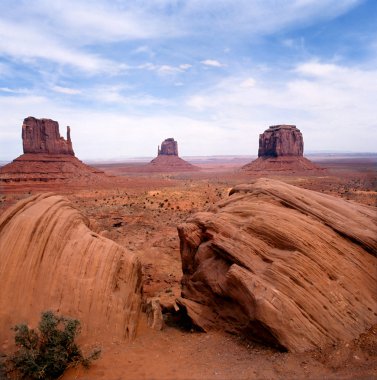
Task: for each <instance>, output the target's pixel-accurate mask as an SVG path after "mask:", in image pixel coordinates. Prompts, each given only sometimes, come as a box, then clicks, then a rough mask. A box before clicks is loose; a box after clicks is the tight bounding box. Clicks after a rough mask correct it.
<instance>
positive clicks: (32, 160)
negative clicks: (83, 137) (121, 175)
mask: <svg viewBox="0 0 377 380" xmlns="http://www.w3.org/2000/svg"><path fill="white" fill-rule="evenodd" d="M22 143H23V149H24V154H22V155H21V156H19V157H17V158H16V159H15V160H13V161H12V162H11V163H9V164H7V165H4V166H3V167H1V168H0V184H6V183H10V184H11V185H12V186H13V185H14V184H16V183H17V184H19V185H20V186H23V185H37V186H39V185H40V184H41V183H47V184H61V183H64V184H68V183H69V184H74V185H86V184H88V183H90V184H93V183H98V182H107V177H106V176H105V175H104V173H103V172H102V171H100V170H98V169H95V168H93V167H91V166H89V165H86V164H84V163H83V162H81V161H80V160H79V159H78V158H76V157H75V155H74V152H73V149H72V141H71V137H70V129H69V127H67V140H65V139H64V138H63V137H61V136H60V134H59V124H58V123H57V122H56V121H54V120H50V119H36V118H34V117H27V118H26V119H25V120H24V123H23V125H22Z"/></svg>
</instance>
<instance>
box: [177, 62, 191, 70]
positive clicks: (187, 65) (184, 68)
mask: <svg viewBox="0 0 377 380" xmlns="http://www.w3.org/2000/svg"><path fill="white" fill-rule="evenodd" d="M191 67H192V65H190V64H189V63H183V64H182V65H179V68H180V69H181V70H188V69H190V68H191Z"/></svg>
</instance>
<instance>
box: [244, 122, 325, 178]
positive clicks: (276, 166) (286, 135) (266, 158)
mask: <svg viewBox="0 0 377 380" xmlns="http://www.w3.org/2000/svg"><path fill="white" fill-rule="evenodd" d="M303 154H304V139H303V136H302V133H301V132H300V130H299V129H298V128H296V126H295V125H273V126H271V127H269V128H268V129H267V130H266V131H264V132H263V133H262V134H261V135H259V149H258V159H256V160H254V161H252V162H250V163H249V164H247V165H245V166H243V168H242V169H243V170H246V171H248V170H250V171H271V170H272V171H273V170H275V171H301V170H318V169H319V168H318V167H317V166H316V165H315V164H313V163H312V162H311V161H309V160H308V159H307V158H305V157H303Z"/></svg>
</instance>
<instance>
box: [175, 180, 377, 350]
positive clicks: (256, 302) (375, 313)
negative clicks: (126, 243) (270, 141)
mask: <svg viewBox="0 0 377 380" xmlns="http://www.w3.org/2000/svg"><path fill="white" fill-rule="evenodd" d="M230 194H231V195H230V197H229V198H228V199H226V200H224V201H221V202H219V203H217V204H216V205H215V206H213V207H212V209H210V210H209V211H208V212H202V213H198V214H196V215H194V216H193V217H192V218H190V219H189V220H188V221H187V223H185V224H183V225H181V226H179V228H178V231H179V237H180V241H181V257H182V268H183V273H184V275H183V279H182V297H181V298H180V299H179V303H180V305H181V307H183V308H184V309H186V311H187V313H188V315H189V316H190V318H191V319H192V320H193V322H194V323H195V324H197V325H198V326H200V327H201V328H203V329H204V330H209V329H213V328H215V329H224V330H226V331H230V332H235V333H237V334H241V335H243V336H244V337H247V338H250V339H254V340H259V341H262V342H264V343H267V344H271V345H275V346H278V347H281V348H285V349H288V350H290V351H295V352H299V351H305V350H310V349H313V348H318V347H325V346H327V345H332V344H336V343H338V342H339V341H341V340H345V341H347V340H351V339H353V338H355V337H357V336H358V335H359V334H360V333H362V332H364V331H365V330H366V329H368V328H369V327H370V326H371V325H373V324H375V323H376V322H377V292H376V289H377V224H376V218H375V216H376V212H377V209H376V208H375V207H370V206H363V205H358V204H355V203H352V202H348V201H345V200H342V199H339V198H335V197H331V196H329V195H325V194H322V193H317V192H313V191H309V190H305V189H301V188H297V187H295V186H291V185H287V184H285V183H282V182H279V181H273V180H267V179H260V180H258V181H256V182H255V183H254V184H252V185H239V186H237V187H235V188H234V189H233V190H232V191H231V192H230Z"/></svg>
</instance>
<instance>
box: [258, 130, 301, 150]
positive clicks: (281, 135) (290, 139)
mask: <svg viewBox="0 0 377 380" xmlns="http://www.w3.org/2000/svg"><path fill="white" fill-rule="evenodd" d="M303 154H304V140H303V138H302V133H301V132H300V130H299V129H297V128H296V126H295V125H284V124H283V125H273V126H271V127H269V128H268V129H267V130H266V131H264V132H263V133H262V134H261V135H259V149H258V157H282V156H297V157H302V156H303Z"/></svg>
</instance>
